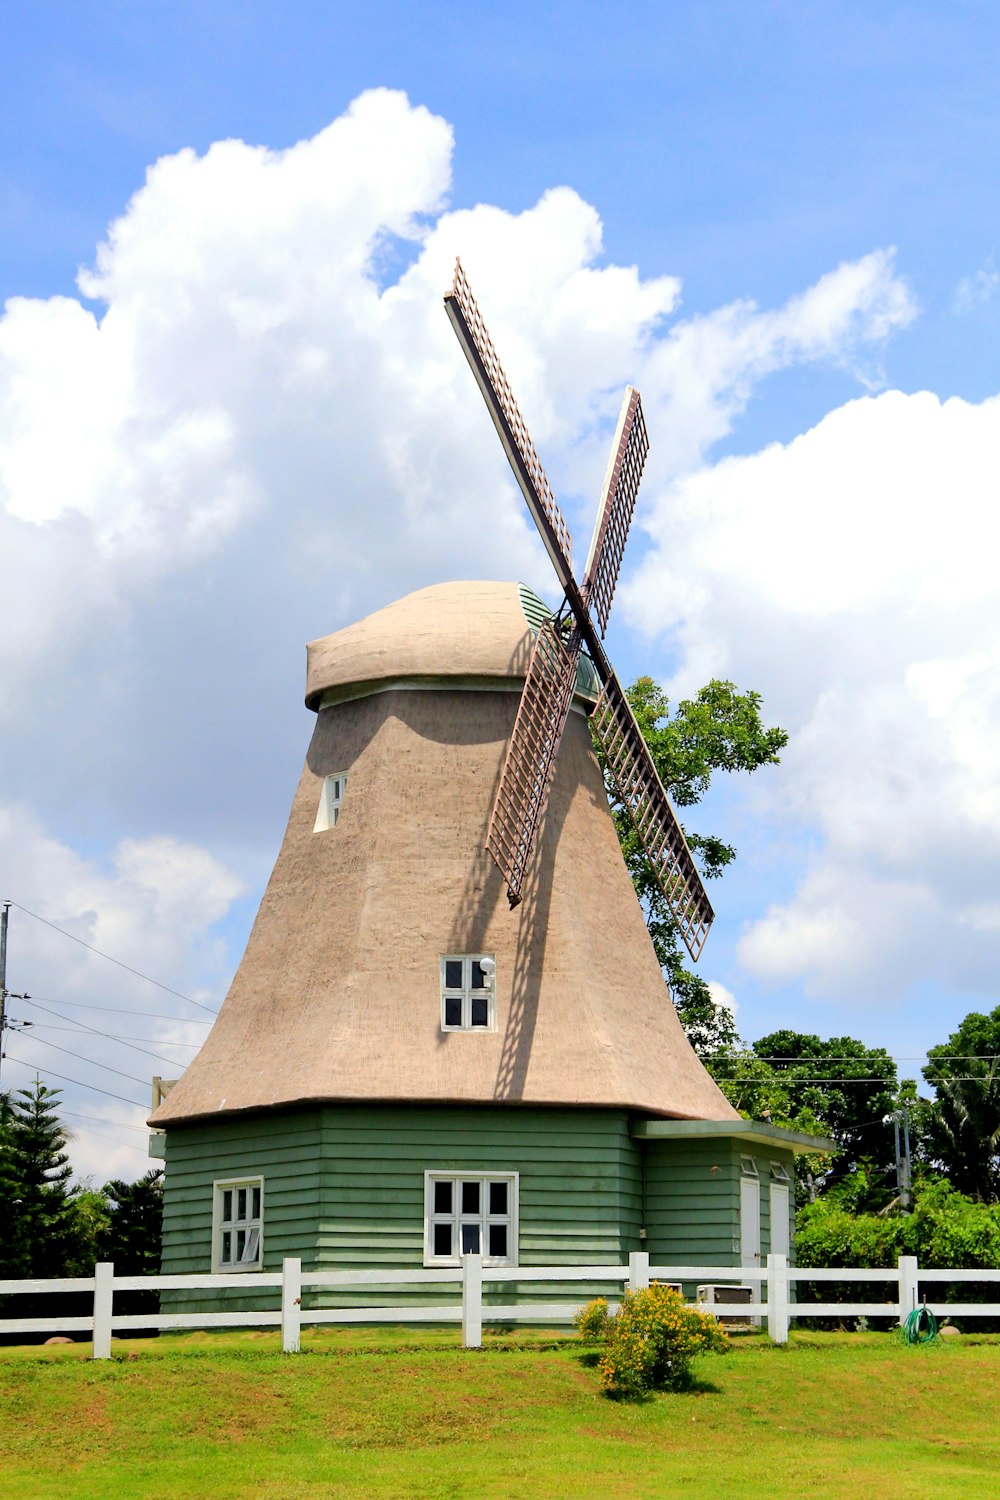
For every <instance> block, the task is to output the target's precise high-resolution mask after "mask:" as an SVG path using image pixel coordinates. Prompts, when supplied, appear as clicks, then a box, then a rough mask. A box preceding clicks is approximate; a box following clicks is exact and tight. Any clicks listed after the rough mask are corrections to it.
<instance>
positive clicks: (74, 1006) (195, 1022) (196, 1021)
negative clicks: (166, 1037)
mask: <svg viewBox="0 0 1000 1500" xmlns="http://www.w3.org/2000/svg"><path fill="white" fill-rule="evenodd" d="M42 999H43V1000H45V1001H46V1002H47V1003H48V1004H49V1005H63V1006H67V1007H68V1008H69V1009H70V1010H106V1011H110V1012H111V1013H112V1014H113V1015H116V1016H145V1017H146V1018H147V1020H150V1021H180V1022H181V1023H182V1024H183V1025H184V1026H211V1024H212V1022H211V1021H203V1020H202V1019H201V1017H200V1016H171V1015H169V1014H167V1013H166V1012H164V1011H157V1010H136V1009H135V1008H134V1007H133V1006H131V1005H95V1004H93V1002H92V1001H90V1000H53V999H52V998H51V996H49V995H43V996H42ZM194 1003H195V1004H197V1003H198V1002H197V1001H195V1002H194ZM212 1014H213V1015H214V1014H215V1012H214V1011H213V1013H212Z"/></svg>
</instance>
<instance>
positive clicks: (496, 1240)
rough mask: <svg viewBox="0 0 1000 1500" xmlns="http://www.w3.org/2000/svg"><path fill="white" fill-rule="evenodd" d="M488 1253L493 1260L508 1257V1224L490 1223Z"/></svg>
mask: <svg viewBox="0 0 1000 1500" xmlns="http://www.w3.org/2000/svg"><path fill="white" fill-rule="evenodd" d="M486 1253H487V1255H488V1256H489V1257H490V1259H491V1260H506V1259H507V1225H506V1224H490V1226H489V1241H488V1243H487V1246H486Z"/></svg>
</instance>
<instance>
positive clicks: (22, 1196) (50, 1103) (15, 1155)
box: [0, 1077, 78, 1277]
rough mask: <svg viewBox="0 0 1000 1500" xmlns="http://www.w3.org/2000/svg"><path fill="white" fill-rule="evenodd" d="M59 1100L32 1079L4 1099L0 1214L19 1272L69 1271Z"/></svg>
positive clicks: (67, 1174) (66, 1167) (67, 1172)
mask: <svg viewBox="0 0 1000 1500" xmlns="http://www.w3.org/2000/svg"><path fill="white" fill-rule="evenodd" d="M59 1098H60V1090H59V1089H50V1088H48V1087H47V1086H46V1085H45V1084H44V1083H42V1081H41V1079H40V1078H37V1077H36V1079H35V1082H34V1084H33V1085H32V1086H31V1087H30V1088H26V1089H19V1090H18V1091H17V1093H16V1094H14V1095H13V1097H12V1098H11V1099H10V1103H9V1115H8V1119H7V1124H6V1128H5V1132H4V1136H5V1151H4V1155H5V1158H6V1168H5V1172H4V1180H3V1181H2V1183H0V1191H2V1192H3V1194H4V1197H5V1199H6V1202H5V1204H4V1209H3V1214H4V1218H8V1217H9V1219H10V1222H11V1227H12V1230H13V1233H14V1242H15V1245H16V1247H17V1253H18V1259H19V1260H20V1261H21V1262H22V1263H23V1266H24V1268H23V1269H22V1270H21V1272H20V1274H21V1275H26V1276H38V1277H42V1276H65V1275H67V1274H70V1275H71V1274H73V1270H75V1265H74V1262H75V1260H76V1258H77V1250H78V1245H77V1239H78V1233H77V1223H76V1214H75V1212H74V1206H73V1202H72V1198H71V1195H70V1189H69V1182H70V1178H71V1177H72V1175H73V1169H72V1167H71V1166H70V1163H69V1157H68V1156H67V1155H66V1151H65V1149H64V1148H65V1146H66V1134H65V1132H64V1130H63V1128H62V1125H61V1124H60V1123H59V1118H58V1116H57V1114H56V1107H57V1104H58V1101H59ZM71 1266H72V1267H73V1270H70V1269H69V1268H70V1267H71ZM15 1274H17V1273H15Z"/></svg>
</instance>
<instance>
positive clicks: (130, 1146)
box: [70, 1125, 147, 1156]
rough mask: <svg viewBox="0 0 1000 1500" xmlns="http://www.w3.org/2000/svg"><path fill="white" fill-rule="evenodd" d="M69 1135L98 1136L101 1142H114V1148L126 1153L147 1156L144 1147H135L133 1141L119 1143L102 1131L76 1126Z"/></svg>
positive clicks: (114, 1137)
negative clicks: (120, 1147)
mask: <svg viewBox="0 0 1000 1500" xmlns="http://www.w3.org/2000/svg"><path fill="white" fill-rule="evenodd" d="M70 1134H71V1135H73V1136H77V1135H93V1136H99V1137H100V1139H101V1140H102V1141H114V1143H115V1145H116V1146H123V1147H124V1149H125V1150H126V1151H138V1152H139V1154H140V1156H145V1155H146V1154H147V1152H146V1149H145V1147H144V1146H137V1145H136V1144H135V1142H134V1141H120V1140H119V1139H118V1137H117V1136H114V1135H108V1134H107V1133H106V1131H103V1130H88V1129H87V1127H86V1125H78V1126H76V1127H75V1128H74V1129H73V1130H72V1131H71V1132H70Z"/></svg>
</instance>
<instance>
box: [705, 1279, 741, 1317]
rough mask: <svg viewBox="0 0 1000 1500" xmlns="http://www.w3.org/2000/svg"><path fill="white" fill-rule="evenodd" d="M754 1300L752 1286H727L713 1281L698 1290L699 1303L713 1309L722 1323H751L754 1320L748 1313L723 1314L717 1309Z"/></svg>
mask: <svg viewBox="0 0 1000 1500" xmlns="http://www.w3.org/2000/svg"><path fill="white" fill-rule="evenodd" d="M753 1300H754V1295H753V1287H750V1286H731V1285H730V1286H727V1285H726V1284H725V1283H724V1282H718V1281H711V1282H708V1283H707V1285H704V1286H700V1287H699V1288H698V1302H699V1303H700V1304H701V1306H703V1307H708V1308H711V1310H712V1311H713V1312H714V1313H715V1316H716V1317H717V1318H718V1320H719V1322H720V1323H743V1324H748V1323H750V1322H751V1321H752V1319H751V1318H749V1317H748V1316H747V1315H746V1313H740V1312H738V1311H733V1312H721V1311H716V1309H717V1308H723V1307H726V1308H728V1307H732V1306H733V1305H734V1304H735V1305H737V1306H738V1305H739V1304H740V1303H747V1302H752V1301H753Z"/></svg>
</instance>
